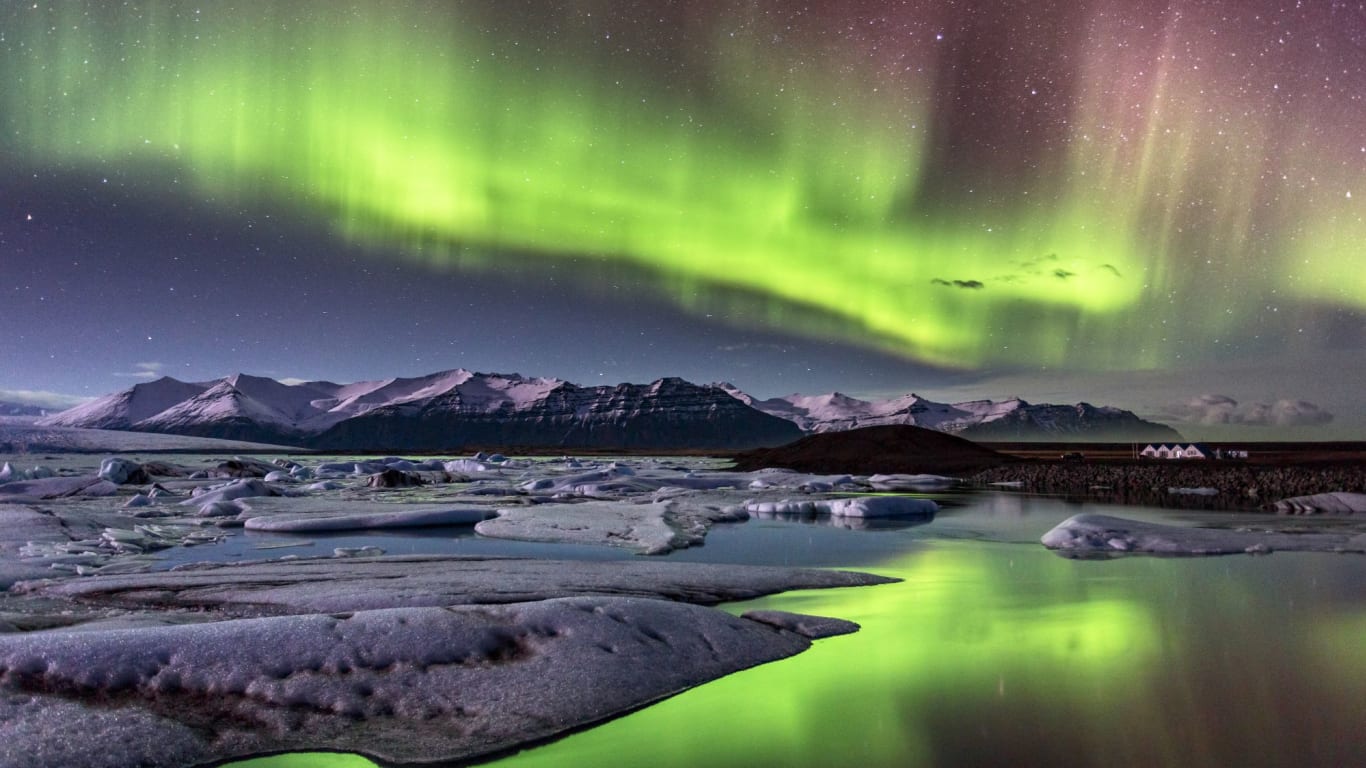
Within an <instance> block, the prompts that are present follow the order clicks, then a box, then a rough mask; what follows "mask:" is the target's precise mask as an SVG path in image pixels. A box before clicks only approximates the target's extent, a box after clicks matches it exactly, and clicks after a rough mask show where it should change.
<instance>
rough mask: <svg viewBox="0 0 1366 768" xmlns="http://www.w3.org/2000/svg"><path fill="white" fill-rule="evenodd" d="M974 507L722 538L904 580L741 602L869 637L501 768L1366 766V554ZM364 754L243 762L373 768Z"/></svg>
mask: <svg viewBox="0 0 1366 768" xmlns="http://www.w3.org/2000/svg"><path fill="white" fill-rule="evenodd" d="M955 501H956V503H955V504H954V505H952V506H948V507H946V509H945V511H944V512H942V513H941V514H940V515H939V516H938V517H937V518H936V519H935V520H934V521H932V522H929V523H926V524H921V525H906V526H879V527H874V528H871V529H867V530H848V529H843V528H839V527H833V526H829V525H819V524H810V523H800V522H788V521H777V520H751V521H750V522H748V523H744V524H738V525H731V526H724V527H720V528H717V529H715V530H713V532H712V533H711V534H710V535H709V537H708V539H707V545H706V546H705V547H703V548H700V549H695V550H686V551H684V552H680V553H676V554H675V555H673V556H671V557H673V558H676V559H684V560H708V561H712V562H718V561H719V562H753V563H787V564H793V565H808V564H811V565H820V566H835V565H837V566H843V567H850V568H858V569H861V570H868V571H874V572H877V573H882V574H886V575H891V576H896V577H899V578H901V579H904V581H903V582H902V583H899V584H892V585H885V586H877V587H864V588H855V589H843V590H822V591H809V592H791V593H787V594H783V595H778V596H774V597H769V598H764V599H761V600H755V601H750V602H747V603H743V604H732V605H728V606H725V609H726V610H730V611H733V612H741V611H745V610H749V609H752V608H760V607H762V608H774V609H781V610H789V611H796V612H802V613H813V614H821V615H829V616H838V617H841V618H846V619H852V620H854V621H857V622H859V623H860V624H861V625H862V626H863V629H862V631H860V632H858V633H856V634H853V635H848V636H845V637H838V638H830V639H827V640H822V641H819V642H817V643H816V644H815V646H814V647H813V648H812V649H811V650H809V651H807V652H806V653H803V654H800V655H798V656H796V657H794V658H792V659H788V660H785V661H780V662H776V663H773V664H768V665H764V666H761V667H756V668H754V669H751V670H747V671H745V672H741V673H738V674H735V675H731V676H729V677H726V678H723V679H721V680H717V681H715V682H712V683H709V684H707V685H704V686H700V687H698V688H695V689H693V690H690V691H688V692H686V693H683V694H681V695H679V696H675V697H673V698H671V699H668V700H666V701H663V702H661V703H658V704H655V705H653V706H650V707H647V708H645V709H643V710H640V711H639V712H636V713H633V714H631V715H628V716H626V717H622V718H619V719H617V720H613V721H610V722H608V723H605V724H603V725H600V726H597V727H594V728H591V729H587V730H584V731H582V732H579V733H576V734H574V735H571V736H569V737H567V738H564V739H560V740H558V741H555V742H553V743H550V744H548V745H544V746H541V747H537V748H533V749H530V750H527V751H524V752H522V753H520V754H517V755H515V756H512V757H509V758H506V759H504V760H501V761H499V762H497V763H493V764H494V765H498V766H500V767H504V766H505V767H506V768H513V767H514V766H516V767H520V766H555V767H556V768H562V767H563V766H580V765H581V766H603V765H650V766H753V765H784V766H832V765H859V766H910V765H923V766H980V765H1067V766H1082V765H1096V766H1101V765H1104V766H1230V765H1242V766H1308V765H1315V766H1353V765H1366V558H1363V557H1358V556H1349V555H1330V554H1296V553H1277V554H1274V555H1271V556H1269V557H1250V556H1242V555H1240V556H1233V557H1220V558H1152V557H1125V558H1120V559H1112V560H1101V561H1094V560H1070V559H1065V558H1062V557H1059V556H1057V555H1054V554H1052V553H1050V552H1048V551H1047V550H1045V549H1044V548H1043V547H1042V546H1040V545H1039V544H1038V543H1037V541H1038V536H1039V535H1041V534H1042V533H1043V532H1044V531H1046V530H1047V529H1048V528H1050V527H1052V526H1053V525H1054V524H1055V523H1057V522H1059V521H1061V520H1062V519H1064V518H1066V517H1067V516H1069V515H1072V514H1075V513H1077V512H1082V511H1087V512H1106V513H1111V514H1124V515H1126V516H1129V517H1141V518H1145V519H1155V520H1166V521H1168V522H1172V521H1174V520H1175V521H1179V520H1178V519H1176V518H1172V517H1170V516H1169V514H1168V513H1164V512H1161V511H1158V510H1149V509H1141V508H1133V507H1130V508H1123V509H1120V508H1107V507H1101V506H1089V505H1073V504H1064V503H1062V502H1059V501H1057V500H1054V499H1042V498H1032V497H1026V496H1012V495H1002V494H992V495H983V496H976V497H961V498H959V499H957V500H955ZM1184 519H1187V518H1181V520H1184ZM1223 519H1228V518H1227V517H1225V518H1223ZM349 760H350V758H343V756H338V755H288V756H279V757H274V758H270V759H267V760H257V761H248V762H246V763H243V764H241V765H250V766H252V768H267V767H269V768H283V767H284V766H289V767H290V768H303V766H310V767H311V766H350V765H355V766H364V765H368V763H367V762H365V761H363V760H360V759H356V762H354V763H351V762H349Z"/></svg>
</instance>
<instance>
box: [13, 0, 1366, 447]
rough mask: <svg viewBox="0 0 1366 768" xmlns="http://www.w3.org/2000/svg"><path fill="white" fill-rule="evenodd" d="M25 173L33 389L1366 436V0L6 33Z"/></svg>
mask: <svg viewBox="0 0 1366 768" xmlns="http://www.w3.org/2000/svg"><path fill="white" fill-rule="evenodd" d="M0 172H2V175H0V333H2V334H3V336H0V349H2V350H3V354H2V355H0V400H15V399H21V400H23V399H27V400H29V401H53V402H56V401H60V400H61V398H60V397H57V396H67V397H70V396H91V395H98V394H103V393H105V392H109V391H112V390H115V389H120V388H123V387H126V386H129V385H130V384H132V383H135V382H137V381H140V380H149V379H151V378H155V377H157V376H160V375H172V376H175V377H176V378H179V379H182V380H191V381H194V380H206V379H212V378H217V377H220V376H224V375H228V374H231V373H234V372H237V371H246V372H249V373H254V374H259V375H268V376H274V377H276V378H299V379H329V380H333V381H354V380H359V379H376V378H385V377H389V376H395V375H417V374H421V373H427V372H431V371H436V370H441V369H446V368H454V367H465V368H470V369H474V370H482V371H500V372H513V371H516V372H520V373H523V374H526V375H539V376H558V377H562V378H567V379H569V380H572V381H576V382H579V383H584V384H597V383H604V382H606V383H617V382H620V381H649V380H651V379H654V378H657V377H659V376H664V375H680V376H683V377H685V378H688V379H690V380H693V381H698V382H708V381H720V380H728V381H732V382H734V383H735V384H736V385H738V386H740V387H741V388H743V389H746V390H748V391H750V392H752V393H754V394H756V395H760V396H771V395H778V394H785V393H789V392H793V391H801V392H805V393H809V394H814V393H817V392H822V391H829V390H832V389H839V390H841V391H844V392H847V393H851V394H855V395H860V396H865V397H869V396H888V395H893V394H901V393H904V392H908V391H916V392H919V393H921V394H922V395H926V396H930V397H934V398H935V399H940V400H962V399H968V398H971V397H996V398H1001V397H1005V396H1009V395H1019V396H1023V397H1025V398H1027V399H1031V400H1036V401H1054V402H1075V401H1077V400H1082V399H1085V400H1088V401H1091V402H1094V403H1098V404H1113V405H1119V406H1121V407H1126V408H1130V409H1133V410H1136V411H1138V412H1139V413H1140V414H1142V415H1145V416H1149V417H1156V418H1160V419H1163V420H1166V421H1168V422H1170V423H1173V424H1174V425H1176V426H1177V427H1178V428H1180V429H1182V431H1183V432H1185V433H1186V434H1187V435H1188V436H1194V437H1211V438H1213V437H1225V438H1247V439H1258V438H1266V439H1270V438H1277V437H1283V436H1284V437H1301V438H1311V439H1312V438H1322V439H1330V438H1358V439H1359V438H1363V437H1366V407H1363V402H1362V396H1361V391H1362V389H1363V387H1362V382H1363V381H1366V3H1363V2H1331V1H1329V0H1318V1H1311V0H1303V1H1302V2H1294V0H1287V1H1283V2H1282V1H1269V0H1184V1H1183V0H1169V1H1166V2H1153V1H1150V0H1090V1H1086V0H1079V1H1076V2H1051V1H1050V0H1022V1H1015V0H990V1H988V0H973V1H969V2H952V1H948V0H936V1H935V2H929V1H925V2H919V1H915V0H912V1H909V2H859V1H854V2H850V1H849V0H841V1H840V2H833V1H831V2H776V1H774V2H709V1H707V0H690V1H687V2H665V1H664V0H650V1H649V2H625V1H608V0H599V1H583V2H572V1H566V0H560V1H554V0H550V1H547V0H535V1H532V0H525V1H519V0H513V1H509V0H485V1H483V2H394V1H392V0H385V1H384V2H379V1H378V0H376V1H375V2H364V3H358V2H345V1H343V0H335V1H334V0H327V1H326V2H323V1H316V2H315V1H313V0H304V1H291V2H279V3H268V2H235V3H226V2H200V3H191V2H155V1H148V2H124V3H116V2H31V1H30V2H13V1H7V2H5V3H4V4H3V6H0ZM20 390H23V391H25V392H27V393H28V394H26V395H21V394H19V393H18V391H20Z"/></svg>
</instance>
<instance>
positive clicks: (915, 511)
mask: <svg viewBox="0 0 1366 768" xmlns="http://www.w3.org/2000/svg"><path fill="white" fill-rule="evenodd" d="M828 503H829V505H830V514H832V515H837V516H840V517H927V516H928V517H933V516H934V514H935V513H936V512H938V511H939V505H938V504H936V503H935V502H934V501H932V500H930V499H914V498H911V497H909V496H856V497H854V498H852V499H835V500H833V501H830V502H828Z"/></svg>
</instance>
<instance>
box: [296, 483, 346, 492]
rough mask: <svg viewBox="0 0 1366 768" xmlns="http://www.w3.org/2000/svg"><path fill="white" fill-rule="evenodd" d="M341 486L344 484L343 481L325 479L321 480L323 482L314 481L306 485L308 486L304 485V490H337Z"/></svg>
mask: <svg viewBox="0 0 1366 768" xmlns="http://www.w3.org/2000/svg"><path fill="white" fill-rule="evenodd" d="M341 487H342V484H341V483H338V482H334V481H332V480H323V481H321V482H317V483H313V484H312V485H306V486H304V490H307V491H335V490H337V489H338V488H341Z"/></svg>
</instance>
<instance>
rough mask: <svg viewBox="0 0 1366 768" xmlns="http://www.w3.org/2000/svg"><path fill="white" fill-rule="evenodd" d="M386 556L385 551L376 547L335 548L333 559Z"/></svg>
mask: <svg viewBox="0 0 1366 768" xmlns="http://www.w3.org/2000/svg"><path fill="white" fill-rule="evenodd" d="M383 554H384V550H383V549H380V548H379V547H374V546H364V547H334V548H333V549H332V556H333V557H379V556H380V555H383Z"/></svg>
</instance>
